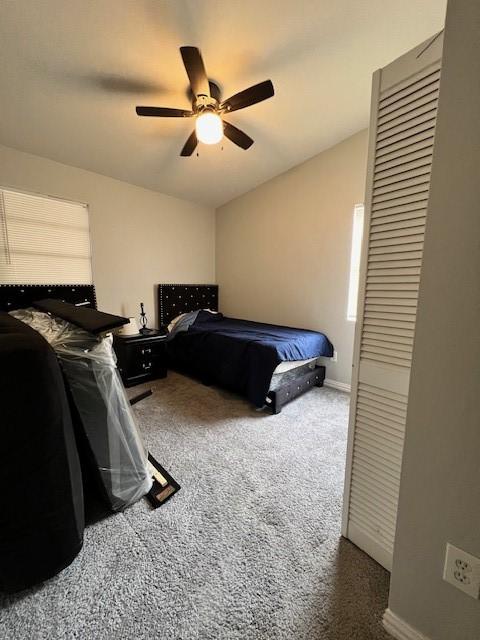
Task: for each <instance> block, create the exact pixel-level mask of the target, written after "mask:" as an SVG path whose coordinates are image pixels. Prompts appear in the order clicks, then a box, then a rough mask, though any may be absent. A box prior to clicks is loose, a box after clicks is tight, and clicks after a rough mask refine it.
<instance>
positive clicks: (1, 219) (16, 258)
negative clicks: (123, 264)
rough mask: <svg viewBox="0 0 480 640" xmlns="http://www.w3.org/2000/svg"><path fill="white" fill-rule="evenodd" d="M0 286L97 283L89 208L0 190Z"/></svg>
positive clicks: (43, 197) (63, 201) (53, 199)
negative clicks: (92, 257)
mask: <svg viewBox="0 0 480 640" xmlns="http://www.w3.org/2000/svg"><path fill="white" fill-rule="evenodd" d="M0 283H1V284H92V267H91V249H90V230H89V222H88V209H87V206H86V205H84V204H80V203H76V202H68V201H65V200H59V199H57V198H49V197H46V196H39V195H33V194H30V193H23V192H20V191H13V190H10V189H0Z"/></svg>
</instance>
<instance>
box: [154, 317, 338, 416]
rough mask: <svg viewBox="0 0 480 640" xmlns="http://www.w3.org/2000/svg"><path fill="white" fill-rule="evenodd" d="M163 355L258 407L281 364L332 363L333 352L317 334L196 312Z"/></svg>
mask: <svg viewBox="0 0 480 640" xmlns="http://www.w3.org/2000/svg"><path fill="white" fill-rule="evenodd" d="M167 352H168V356H169V360H170V362H171V363H172V364H173V366H174V367H177V368H180V369H183V370H185V371H188V372H189V373H191V374H193V375H195V376H197V377H199V378H200V379H201V380H204V381H208V382H209V383H213V384H218V385H219V386H222V387H224V388H226V389H229V390H231V391H235V392H236V393H240V394H242V395H243V396H245V397H246V398H248V400H250V402H252V403H253V404H254V405H255V406H257V407H262V406H263V405H264V403H265V398H266V395H267V393H268V390H269V386H270V381H271V379H272V374H273V372H274V370H275V369H276V367H277V366H278V365H279V364H280V362H284V361H294V360H307V359H309V358H317V357H319V356H325V357H331V356H332V355H333V346H332V344H331V342H330V341H329V340H328V338H327V337H326V336H325V335H324V334H323V333H319V332H317V331H309V330H307V329H296V328H292V327H282V326H277V325H271V324H264V323H260V322H251V321H249V320H237V319H234V318H227V317H225V316H224V315H223V314H221V313H218V314H212V313H209V312H206V311H199V312H198V313H197V315H196V319H195V320H194V321H193V323H192V324H191V325H190V326H189V328H188V330H187V331H185V332H181V333H180V332H179V333H177V334H176V335H175V337H174V338H173V339H172V340H170V341H169V342H168V343H167Z"/></svg>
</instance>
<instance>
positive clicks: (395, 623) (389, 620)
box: [383, 609, 430, 640]
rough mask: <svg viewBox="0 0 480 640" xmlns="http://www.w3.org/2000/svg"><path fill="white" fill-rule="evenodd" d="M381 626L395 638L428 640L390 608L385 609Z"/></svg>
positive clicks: (401, 639)
mask: <svg viewBox="0 0 480 640" xmlns="http://www.w3.org/2000/svg"><path fill="white" fill-rule="evenodd" d="M383 626H384V627H385V629H386V631H387V632H388V633H389V634H390V635H391V636H393V637H394V638H396V640H430V638H428V637H427V636H424V635H423V633H420V631H417V630H416V629H414V628H413V627H411V626H410V625H409V624H407V623H406V622H405V620H402V618H399V617H398V616H397V615H396V614H395V613H393V611H392V610H391V609H387V610H386V611H385V613H384V614H383Z"/></svg>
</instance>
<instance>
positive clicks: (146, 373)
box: [113, 331, 167, 387]
mask: <svg viewBox="0 0 480 640" xmlns="http://www.w3.org/2000/svg"><path fill="white" fill-rule="evenodd" d="M165 337H166V335H165V332H162V331H152V333H149V334H147V335H143V334H139V335H136V336H126V337H123V336H118V335H116V336H114V338H113V347H114V349H115V353H116V355H117V360H118V362H117V365H118V370H119V371H120V375H121V376H122V380H123V384H124V385H125V386H126V387H133V386H134V385H136V384H140V383H141V382H148V381H149V380H156V379H157V378H165V377H166V375H167V356H166V349H165V346H166V342H165Z"/></svg>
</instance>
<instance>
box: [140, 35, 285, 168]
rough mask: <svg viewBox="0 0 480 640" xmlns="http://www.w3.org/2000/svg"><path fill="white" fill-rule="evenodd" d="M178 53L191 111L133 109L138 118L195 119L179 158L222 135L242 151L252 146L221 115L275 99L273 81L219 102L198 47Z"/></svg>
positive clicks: (246, 138)
mask: <svg viewBox="0 0 480 640" xmlns="http://www.w3.org/2000/svg"><path fill="white" fill-rule="evenodd" d="M180 53H181V54H182V59H183V64H184V65H185V69H186V71H187V75H188V78H189V80H190V87H191V93H192V109H191V110H186V109H170V108H169V107H136V112H137V115H139V116H152V117H157V118H158V117H160V118H162V117H163V118H191V117H195V118H196V120H195V129H194V130H193V131H192V133H191V134H190V137H189V138H188V140H187V142H186V143H185V145H184V147H183V149H182V151H181V152H180V155H181V156H191V155H192V153H193V152H194V151H195V149H196V147H197V144H198V142H203V143H204V144H216V143H217V142H220V140H221V139H222V138H223V136H224V135H225V136H226V137H227V138H229V139H230V140H231V141H232V142H234V143H235V144H236V145H238V146H239V147H241V148H242V149H249V148H250V147H251V146H252V144H253V140H252V138H250V136H247V134H246V133H244V132H243V131H241V130H240V129H238V128H237V127H235V126H233V124H230V123H229V122H226V121H225V120H223V115H224V114H225V113H229V112H231V111H238V110H239V109H245V107H249V106H250V105H252V104H256V103H257V102H262V100H266V99H267V98H271V97H272V96H273V95H274V89H273V84H272V81H271V80H265V81H264V82H260V83H259V84H256V85H254V86H253V87H249V88H248V89H245V90H244V91H240V93H236V94H235V95H233V96H231V97H230V98H228V99H227V100H223V101H222V100H221V99H220V98H221V96H220V89H219V87H218V85H216V84H215V83H214V82H212V81H210V80H209V79H208V77H207V73H206V71H205V65H204V64H203V60H202V55H201V53H200V50H199V49H197V47H180Z"/></svg>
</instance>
